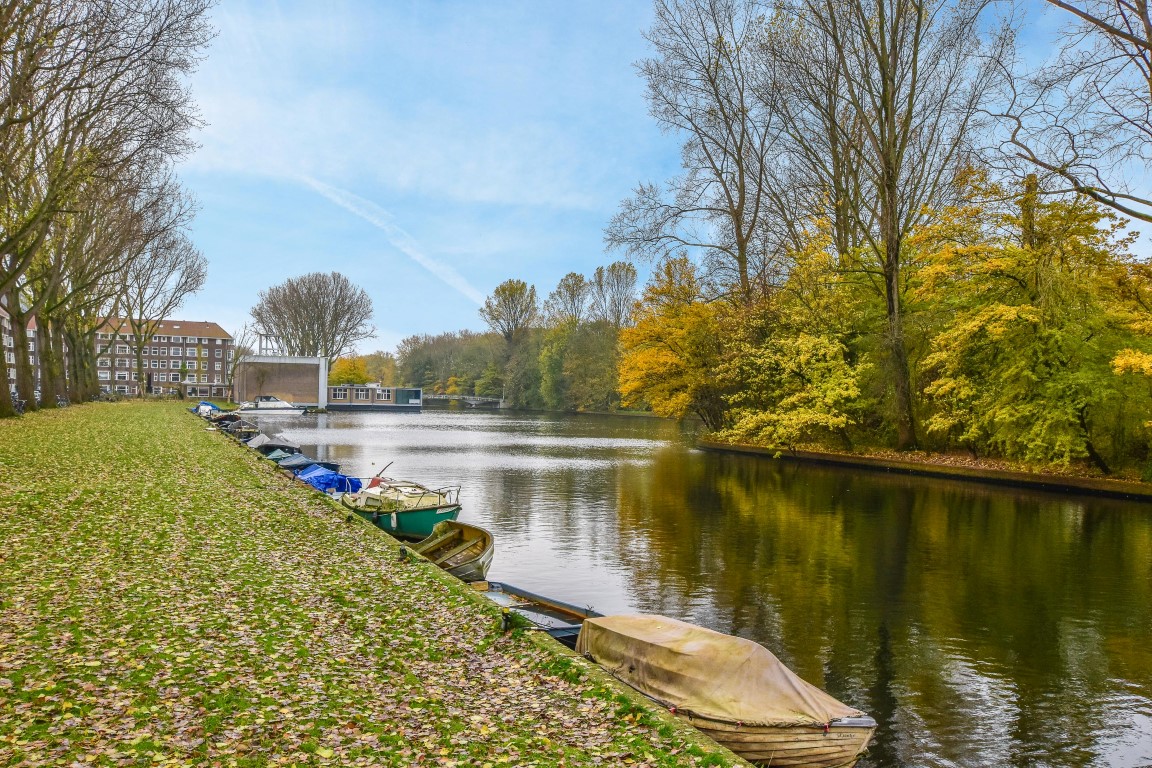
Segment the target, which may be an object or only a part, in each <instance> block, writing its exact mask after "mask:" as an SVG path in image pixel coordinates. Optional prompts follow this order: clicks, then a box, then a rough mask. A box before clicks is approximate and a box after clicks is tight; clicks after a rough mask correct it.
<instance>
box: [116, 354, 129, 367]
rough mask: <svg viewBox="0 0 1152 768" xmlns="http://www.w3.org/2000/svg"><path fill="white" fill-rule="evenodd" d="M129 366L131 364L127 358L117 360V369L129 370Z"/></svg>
mask: <svg viewBox="0 0 1152 768" xmlns="http://www.w3.org/2000/svg"><path fill="white" fill-rule="evenodd" d="M129 365H130V363H129V362H128V358H126V357H118V358H116V367H117V368H127V367H128V366H129Z"/></svg>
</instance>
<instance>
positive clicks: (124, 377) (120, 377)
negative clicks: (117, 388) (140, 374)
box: [116, 371, 128, 381]
mask: <svg viewBox="0 0 1152 768" xmlns="http://www.w3.org/2000/svg"><path fill="white" fill-rule="evenodd" d="M116 381H128V371H116Z"/></svg>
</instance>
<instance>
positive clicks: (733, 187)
mask: <svg viewBox="0 0 1152 768" xmlns="http://www.w3.org/2000/svg"><path fill="white" fill-rule="evenodd" d="M1052 5H1054V6H1057V7H1059V8H1061V9H1064V11H1068V12H1070V13H1071V15H1069V16H1068V17H1067V19H1066V20H1065V21H1066V22H1067V25H1066V27H1065V32H1064V38H1063V41H1062V45H1061V47H1059V48H1058V50H1056V51H1055V53H1054V54H1053V55H1052V56H1051V57H1050V58H1049V59H1048V61H1047V63H1046V64H1045V65H1044V66H1042V67H1041V68H1039V69H1036V70H1032V71H1027V70H1023V69H1021V68H1020V67H1019V66H1018V65H1017V56H1016V52H1015V50H1014V44H1015V36H1016V33H1017V31H1018V27H1019V22H1018V21H1017V20H1015V19H1012V18H1008V19H1001V20H999V21H998V20H996V19H993V18H992V17H991V16H990V13H991V12H992V11H993V10H994V9H996V8H1000V7H1001V6H998V5H995V4H992V3H987V2H981V1H980V0H954V1H952V2H919V1H918V0H835V1H833V0H786V1H785V2H775V3H771V4H769V3H762V2H759V1H758V0H657V2H656V3H655V21H654V24H653V26H652V28H651V29H650V30H649V31H648V34H647V38H648V40H649V42H650V43H651V45H652V48H653V50H654V52H655V55H654V56H653V57H652V58H650V59H647V60H645V61H643V62H640V64H639V67H638V68H639V71H640V74H641V76H642V77H643V78H644V80H645V82H646V85H647V98H648V101H649V105H650V109H651V113H652V115H653V116H654V118H655V119H656V120H657V121H658V122H659V123H660V124H661V126H662V127H663V128H665V129H667V130H669V131H672V132H675V133H676V134H677V135H679V136H681V137H682V139H683V151H682V158H683V169H682V173H681V174H680V175H678V176H676V177H674V178H672V179H670V180H668V181H666V182H665V183H663V184H641V185H640V186H639V187H637V189H636V190H635V193H634V194H633V195H632V196H631V197H630V198H629V199H627V200H625V201H624V202H623V204H622V205H621V207H620V210H619V212H618V214H617V215H616V216H615V217H614V218H613V220H612V221H611V223H610V224H609V226H608V228H607V231H606V241H607V243H608V245H609V246H610V247H613V248H619V249H623V250H624V251H625V252H627V253H628V254H629V256H631V257H632V258H635V259H645V260H649V261H651V262H654V263H655V265H656V268H655V270H654V273H653V278H652V280H651V281H650V283H649V284H648V286H647V287H646V288H645V291H644V293H643V296H642V297H641V300H640V302H639V304H638V307H637V311H636V316H635V325H634V327H633V328H630V329H628V330H627V331H626V332H625V333H623V334H622V336H621V343H622V349H623V356H622V358H621V367H620V387H621V391H622V394H623V397H624V401H625V402H640V401H643V402H646V403H648V404H649V405H650V406H651V407H652V408H653V410H655V411H656V412H658V413H663V414H665V415H670V416H682V415H684V414H687V413H694V414H696V415H698V416H699V417H700V418H701V419H702V420H703V421H704V422H705V423H706V424H707V425H708V427H710V428H711V429H712V430H714V431H715V432H716V433H717V435H718V436H719V437H720V438H721V439H732V440H739V441H742V442H753V443H759V444H765V445H772V446H796V445H809V444H819V445H829V444H831V445H839V446H844V447H849V448H850V447H853V446H854V445H856V444H858V443H864V444H867V445H870V446H885V447H891V448H896V449H899V450H906V449H914V448H930V449H936V450H955V449H963V450H967V451H970V452H972V453H973V454H977V455H982V456H988V455H991V456H998V457H1007V458H1011V459H1019V460H1024V461H1032V462H1038V463H1059V464H1067V463H1069V462H1072V461H1079V460H1085V461H1088V462H1090V463H1091V464H1093V465H1095V466H1096V467H1097V468H1098V469H1099V470H1100V471H1102V472H1104V473H1108V472H1111V471H1112V470H1113V469H1114V467H1115V466H1117V465H1125V464H1132V463H1138V464H1142V463H1146V462H1147V460H1148V450H1149V433H1148V428H1147V426H1146V425H1147V424H1148V423H1149V422H1150V421H1152V399H1150V395H1152V388H1150V387H1149V383H1150V382H1149V379H1148V378H1147V374H1148V373H1150V372H1152V366H1150V365H1149V360H1150V359H1152V358H1149V356H1148V352H1149V350H1150V349H1152V347H1150V345H1149V338H1148V335H1147V331H1148V330H1149V328H1150V326H1149V323H1148V320H1149V316H1148V308H1149V307H1148V304H1147V298H1148V289H1149V287H1150V285H1152V284H1149V282H1148V277H1149V268H1148V265H1147V263H1146V262H1143V261H1141V260H1139V259H1137V258H1135V257H1134V256H1133V255H1132V253H1131V248H1132V246H1133V244H1134V242H1135V238H1136V236H1135V234H1134V233H1131V232H1130V231H1129V230H1128V228H1127V222H1126V221H1125V220H1123V219H1121V218H1119V216H1120V215H1124V216H1128V217H1133V218H1136V219H1139V220H1142V221H1149V220H1152V216H1150V215H1149V214H1150V213H1152V205H1150V201H1149V199H1148V196H1147V195H1143V196H1142V195H1141V194H1140V193H1138V192H1134V191H1133V190H1132V189H1131V188H1130V187H1127V186H1125V185H1124V184H1123V183H1122V180H1120V179H1118V178H1117V177H1114V176H1113V175H1112V174H1113V173H1114V172H1115V170H1116V169H1117V168H1123V166H1124V165H1125V164H1126V163H1127V164H1129V165H1132V164H1136V165H1140V164H1142V162H1143V161H1144V160H1146V159H1147V157H1148V152H1149V150H1152V140H1150V139H1149V136H1152V134H1150V133H1149V132H1148V130H1147V129H1148V128H1149V127H1152V124H1150V122H1149V119H1148V115H1149V110H1148V106H1149V104H1150V102H1152V98H1150V97H1152V93H1150V87H1149V82H1150V81H1149V80H1148V78H1147V77H1146V76H1145V74H1146V72H1147V71H1148V69H1147V64H1148V62H1149V60H1150V59H1149V53H1150V51H1152V48H1150V47H1149V44H1148V41H1149V32H1152V27H1150V26H1149V25H1148V24H1147V13H1146V8H1144V6H1145V4H1142V3H1141V4H1136V5H1129V4H1123V3H1119V4H1117V3H1111V2H1103V1H1101V2H1095V0H1090V1H1089V2H1085V3H1079V4H1077V3H1069V2H1063V1H1062V0H1053V2H1052ZM1137 6H1139V7H1137ZM1140 9H1144V10H1143V11H1141V10H1140Z"/></svg>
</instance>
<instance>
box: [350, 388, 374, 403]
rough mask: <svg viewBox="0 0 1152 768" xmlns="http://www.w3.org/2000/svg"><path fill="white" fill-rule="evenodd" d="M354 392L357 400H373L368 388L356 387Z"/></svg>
mask: <svg viewBox="0 0 1152 768" xmlns="http://www.w3.org/2000/svg"><path fill="white" fill-rule="evenodd" d="M352 391H353V392H354V393H355V395H356V399H357V400H369V399H371V395H369V394H368V388H367V387H356V388H355V389H354V390H352Z"/></svg>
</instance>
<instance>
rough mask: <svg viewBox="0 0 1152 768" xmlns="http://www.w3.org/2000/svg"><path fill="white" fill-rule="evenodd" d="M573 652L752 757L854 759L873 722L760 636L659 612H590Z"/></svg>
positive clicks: (838, 763) (843, 762)
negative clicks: (724, 630)
mask: <svg viewBox="0 0 1152 768" xmlns="http://www.w3.org/2000/svg"><path fill="white" fill-rule="evenodd" d="M576 652H577V653H580V654H583V655H585V656H587V657H588V658H590V659H592V660H593V661H595V662H596V663H598V664H600V665H601V666H602V667H604V668H605V669H607V670H608V671H609V672H610V673H611V674H612V675H613V676H615V677H616V678H617V679H619V680H621V681H622V682H624V683H627V684H628V685H630V686H632V687H633V688H635V689H636V690H638V691H640V692H641V693H643V694H644V695H646V696H648V697H649V698H652V699H653V700H655V701H657V702H659V703H660V704H662V705H664V706H665V707H668V708H669V709H671V710H672V711H673V712H674V713H675V714H676V715H678V716H680V717H682V718H684V719H685V720H687V721H688V722H689V723H691V724H692V725H693V726H695V727H696V728H697V729H699V730H700V731H702V732H704V733H705V734H707V735H708V736H710V737H711V738H712V739H713V740H715V741H716V742H718V743H720V744H722V745H723V746H725V747H727V748H728V749H730V750H732V751H733V752H735V753H736V754H738V755H740V756H741V757H743V758H744V759H746V760H748V761H749V762H752V763H758V764H760V765H771V766H810V767H811V768H841V767H844V766H852V765H855V764H856V761H857V760H859V759H860V756H861V755H862V754H863V752H864V750H865V749H866V748H867V747H868V742H869V741H870V740H871V738H872V734H873V733H874V732H875V730H876V721H875V720H873V719H872V718H871V717H868V716H867V715H865V714H864V713H863V712H861V711H860V710H858V709H855V708H853V707H849V706H848V705H846V704H843V703H841V702H840V701H837V700H836V699H835V698H833V697H832V696H830V695H828V694H827V693H825V692H824V691H822V690H820V689H819V688H817V687H816V686H814V685H811V684H810V683H807V682H805V681H804V680H802V679H801V678H800V677H799V676H798V675H796V674H795V673H794V672H792V670H790V669H788V668H787V667H786V666H784V664H783V663H781V662H780V660H779V659H777V658H776V657H775V656H774V655H773V654H772V652H771V651H769V650H768V649H767V648H765V647H764V646H762V645H759V644H758V643H754V642H752V641H751V640H745V639H744V638H741V637H734V636H732V635H725V634H723V633H721V632H715V631H713V630H710V629H705V628H704V627H698V626H695V625H693V624H689V623H687V622H683V621H679V620H677V619H670V618H668V617H666V616H656V615H624V616H605V617H599V618H589V619H588V620H586V621H585V622H584V623H583V627H582V629H581V631H580V637H579V639H578V641H577V643H576Z"/></svg>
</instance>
